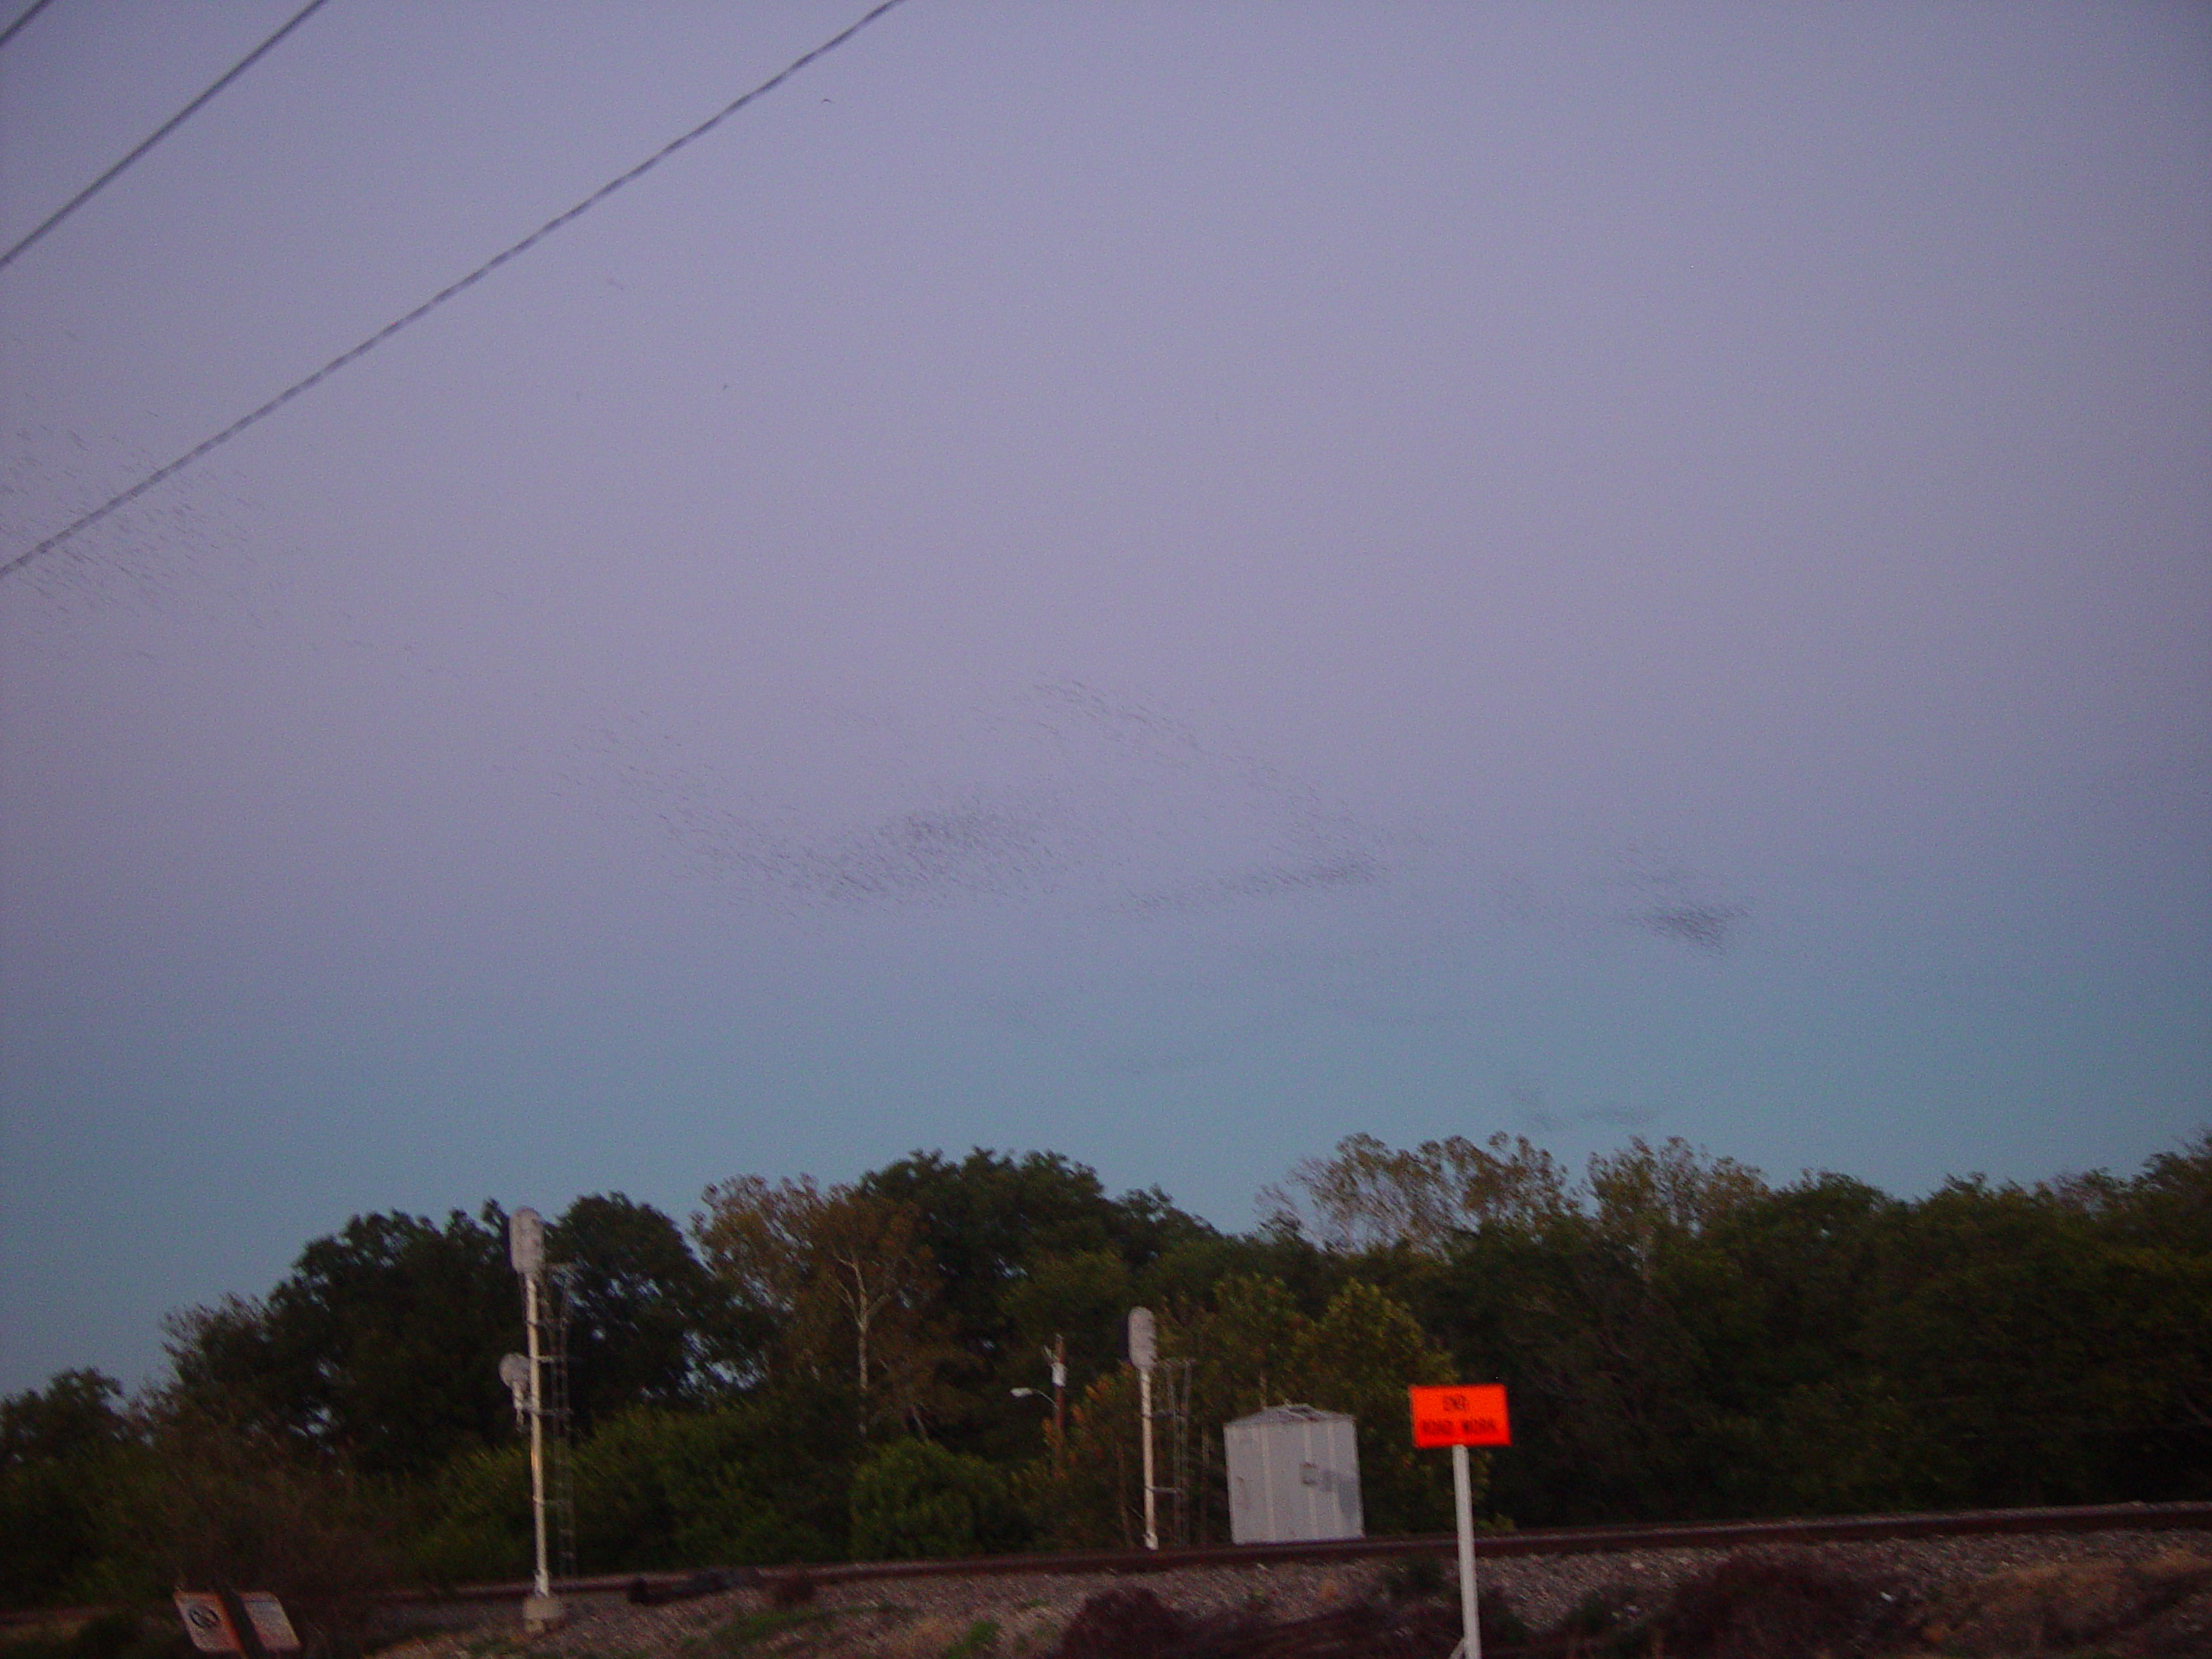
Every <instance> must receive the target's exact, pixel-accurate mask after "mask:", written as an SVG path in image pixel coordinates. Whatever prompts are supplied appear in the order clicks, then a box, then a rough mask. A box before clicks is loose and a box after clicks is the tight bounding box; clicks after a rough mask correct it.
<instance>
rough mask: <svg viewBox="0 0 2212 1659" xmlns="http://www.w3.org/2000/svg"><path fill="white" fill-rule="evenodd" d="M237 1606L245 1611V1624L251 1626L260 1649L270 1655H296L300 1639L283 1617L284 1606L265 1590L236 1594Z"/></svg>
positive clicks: (289, 1622) (288, 1621) (289, 1621)
mask: <svg viewBox="0 0 2212 1659" xmlns="http://www.w3.org/2000/svg"><path fill="white" fill-rule="evenodd" d="M238 1605H239V1606H241V1607H243V1608H245V1618H246V1623H247V1624H251V1625H252V1626H253V1634H254V1637H255V1638H256V1639H257V1640H258V1641H259V1642H260V1643H261V1645H262V1647H263V1648H264V1649H265V1650H267V1651H268V1652H270V1653H297V1652H298V1651H299V1650H300V1638H299V1636H298V1635H297V1633H296V1632H295V1631H294V1630H293V1629H292V1621H291V1620H290V1619H289V1618H287V1617H286V1616H285V1613H284V1604H283V1602H281V1601H279V1600H277V1598H276V1597H274V1596H272V1595H270V1593H269V1592H267V1591H265V1590H245V1591H241V1592H239V1593H238Z"/></svg>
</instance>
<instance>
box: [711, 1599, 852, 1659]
mask: <svg viewBox="0 0 2212 1659" xmlns="http://www.w3.org/2000/svg"><path fill="white" fill-rule="evenodd" d="M836 1620H837V1614H836V1612H835V1611H831V1610H830V1609H829V1608H826V1607H770V1608H766V1609H763V1610H762V1611H759V1612H753V1613H740V1614H739V1615H738V1616H737V1617H736V1618H733V1619H731V1620H730V1621H729V1623H728V1624H724V1625H721V1627H719V1628H718V1629H716V1630H713V1631H712V1632H710V1633H709V1634H708V1635H706V1636H703V1637H699V1638H697V1639H696V1641H694V1642H693V1643H690V1649H689V1650H692V1651H696V1650H697V1649H701V1648H707V1649H712V1650H714V1651H716V1652H719V1653H724V1654H739V1653H744V1652H746V1651H747V1649H752V1648H756V1647H758V1646H760V1644H761V1643H764V1642H772V1641H773V1640H774V1639H775V1638H776V1637H779V1636H785V1635H788V1634H789V1633H791V1631H793V1630H804V1629H805V1628H807V1627H808V1626H809V1625H816V1624H825V1625H826V1624H835V1623H836Z"/></svg>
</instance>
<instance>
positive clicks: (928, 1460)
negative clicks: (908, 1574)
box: [852, 1440, 1016, 1561]
mask: <svg viewBox="0 0 2212 1659" xmlns="http://www.w3.org/2000/svg"><path fill="white" fill-rule="evenodd" d="M852 1506H853V1554H854V1556H855V1559H856V1560H885V1561H892V1560H917V1559H924V1558H928V1557H932V1556H945V1555H973V1554H977V1553H978V1552H980V1551H982V1550H986V1549H993V1548H1005V1547H1007V1545H1010V1544H1011V1543H1013V1542H1014V1541H1015V1533H1016V1523H1015V1522H1014V1518H1013V1505H1012V1502H1011V1500H1010V1498H1009V1497H1008V1494H1007V1484H1006V1479H1005V1477H1003V1476H1002V1475H1001V1474H1000V1473H999V1471H997V1470H995V1469H994V1468H993V1467H992V1466H991V1465H989V1464H988V1463H985V1462H984V1461H983V1460H982V1459H981V1458H971V1457H967V1456H964V1455H963V1454H962V1453H960V1452H948V1451H946V1450H945V1449H944V1447H943V1446H936V1445H932V1444H931V1442H929V1441H927V1440H894V1441H893V1442H892V1443H891V1444H890V1445H889V1446H885V1447H883V1448H882V1449H881V1450H880V1451H879V1452H876V1453H875V1455H874V1456H873V1457H871V1458H870V1459H868V1461H867V1462H865V1463H863V1464H862V1465H861V1466H860V1469H859V1470H858V1471H857V1472H855V1475H854V1476H853V1497H852Z"/></svg>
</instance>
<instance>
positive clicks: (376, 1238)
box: [168, 1204, 522, 1475]
mask: <svg viewBox="0 0 2212 1659" xmlns="http://www.w3.org/2000/svg"><path fill="white" fill-rule="evenodd" d="M505 1221H506V1217H505V1213H504V1212H503V1211H500V1209H499V1206H497V1205H491V1204H487V1205H485V1206H484V1208H483V1210H482V1211H481V1212H480V1215H479V1217H476V1218H474V1219H472V1218H471V1217H468V1216H466V1215H464V1214H462V1213H461V1211H458V1210H456V1211H453V1212H452V1213H451V1214H450V1215H449V1216H448V1217H447V1219H446V1222H445V1224H444V1225H442V1226H440V1225H438V1224H435V1223H434V1222H432V1221H430V1220H429V1219H428V1218H426V1217H418V1216H410V1215H404V1214H397V1213H394V1214H391V1215H372V1216H356V1217H353V1220H351V1221H349V1222H347V1223H346V1226H345V1227H344V1228H343V1229H342V1230H340V1232H338V1233H336V1234H335V1235H333V1236H328V1237H324V1238H319V1239H316V1240H315V1241H314V1242H313V1243H310V1244H308V1247H307V1248H306V1249H304V1250H302V1252H301V1253H300V1258H299V1261H298V1263H297V1264H296V1266H295V1267H294V1268H293V1270H292V1272H291V1274H289V1276H288V1277H287V1278H286V1279H284V1280H283V1282H281V1283H280V1284H278V1285H277V1287H276V1288H275V1289H274V1290H272V1291H271V1292H270V1294H269V1295H268V1297H267V1298H266V1299H265V1300H263V1301H260V1302H250V1301H245V1300H241V1299H238V1298H235V1297H233V1298H231V1299H229V1300H226V1301H225V1302H223V1303H221V1304H219V1305H218V1306H214V1307H212V1308H196V1309H194V1310H192V1311H190V1312H188V1313H185V1314H182V1315H180V1316H178V1317H176V1318H175V1319H173V1320H172V1321H171V1324H170V1342H169V1354H170V1358H171V1361H172V1364H173V1369H174V1377H173V1382H172V1383H171V1386H170V1388H169V1389H168V1395H169V1400H170V1403H171V1404H172V1406H173V1407H175V1408H177V1409H179V1410H181V1411H183V1412H185V1413H186V1414H189V1415H191V1416H194V1418H197V1419H201V1420H206V1421H223V1422H229V1423H232V1424H235V1425H238V1426H241V1427H253V1428H255V1429H257V1430H258V1431H261V1432H264V1433H272V1434H275V1435H277V1436H279V1437H281V1438H283V1440H287V1441H289V1442H290V1443H292V1444H294V1445H297V1446H305V1447H313V1448H315V1449H318V1450H321V1451H325V1452H335V1453H337V1454H339V1455H340V1456H342V1457H344V1458H345V1459H347V1460H348V1461H349V1462H350V1463H351V1464H352V1465H353V1466H354V1467H356V1468H358V1469H360V1470H361V1471H365V1472H369V1473H379V1474H400V1475H417V1474H422V1473H425V1472H427V1471H430V1470H432V1469H435V1468H436V1467H437V1466H438V1465H441V1464H442V1463H444V1462H445V1461H446V1460H447V1459H448V1458H451V1457H452V1456H454V1454H455V1453H456V1452H461V1451H462V1450H464V1449H467V1448H469V1447H473V1446H483V1445H488V1444H491V1443H493V1441H494V1440H497V1439H498V1438H499V1436H500V1435H501V1434H502V1433H505V1432H506V1426H507V1424H508V1422H509V1421H510V1418H511V1416H512V1412H511V1408H510V1404H509V1401H508V1398H507V1392H506V1390H505V1389H504V1388H503V1387H501V1386H500V1383H499V1376H498V1368H499V1357H500V1355H501V1354H503V1353H505V1352H508V1351H512V1350H513V1349H516V1348H518V1347H520V1346H521V1344H522V1308H521V1302H520V1298H519V1295H518V1292H517V1289H516V1283H515V1278H514V1274H513V1273H512V1270H511V1269H510V1268H509V1266H508V1262H507V1249H506V1238H505Z"/></svg>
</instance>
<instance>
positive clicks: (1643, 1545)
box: [0, 1503, 2212, 1630]
mask: <svg viewBox="0 0 2212 1659" xmlns="http://www.w3.org/2000/svg"><path fill="white" fill-rule="evenodd" d="M2139 1530H2170V1531H2190V1530H2207V1531H2212V1503H2097V1504H2088V1505H2084V1506H2082V1507H2078V1508H2071V1509H2036V1510H1952V1511H1948V1512H1945V1513H1941V1514H1932V1515H1855V1516H1827V1517H1823V1518H1821V1519H1817V1520H1809V1521H1719V1522H1699V1523H1697V1524H1694V1525H1690V1526H1672V1525H1648V1524H1638V1525H1632V1526H1611V1527H1550V1528H1544V1529H1540V1530H1531V1531H1528V1532H1499V1533H1484V1534H1482V1535H1480V1536H1478V1538H1477V1539H1476V1541H1475V1548H1476V1551H1477V1553H1478V1554H1479V1555H1480V1556H1481V1557H1482V1558H1483V1559H1484V1560H1498V1559H1502V1558H1504V1557H1510V1556H1529V1555H1536V1556H1542V1555H1590V1554H1620V1553H1623V1552H1627V1551H1631V1550H1641V1549H1740V1548H1747V1547H1750V1546H1752V1545H1758V1544H1821V1543H1844V1542H1851V1541H1865V1540H1881V1539H1893V1538H1945V1537H1949V1538H1964V1537H1974V1536H1986V1535H1995V1534H2002V1533H2018V1534H2037V1533H2041V1534H2067V1533H2092V1532H2127V1531H2139ZM1457 1548H1458V1541H1457V1539H1456V1538H1455V1537H1454V1535H1452V1534H1451V1533H1448V1532H1440V1533H1427V1534H1422V1535H1417V1536H1413V1537H1403V1538H1356V1539H1350V1540H1343V1541H1335V1542H1330V1543H1303V1544H1211V1545H1205V1546H1203V1547H1199V1548H1186V1549H1161V1550H1144V1549H1118V1550H1084V1551H1076V1552H1069V1553H1063V1554H1038V1555H981V1556H969V1557H966V1558H963V1559H960V1560H930V1561H828V1562H822V1563H819V1564H814V1565H808V1566H803V1567H724V1568H721V1569H717V1570H710V1571H708V1572H704V1573H702V1572H689V1573H602V1574H599V1575H597V1576H594V1577H589V1578H574V1579H559V1580H555V1583H554V1588H555V1590H556V1592H558V1593H560V1594H561V1595H563V1596H569V1597H579V1598H588V1599H599V1598H607V1599H613V1598H617V1597H620V1598H626V1599H627V1598H634V1599H645V1600H653V1601H676V1600H681V1599H684V1598H685V1597H686V1596H688V1595H698V1594H707V1593H711V1592H713V1591H714V1590H716V1589H735V1588H738V1587H740V1586H744V1585H760V1586H772V1585H773V1584H774V1583H775V1582H776V1581H777V1580H782V1579H791V1578H796V1577H802V1576H803V1577H804V1578H807V1579H810V1580H813V1582H814V1583H816V1584H817V1585H827V1584H845V1583H852V1582H855V1581H863V1582H864V1581H869V1580H887V1579H927V1578H990V1577H995V1576H1000V1575H1007V1574H1013V1573H1122V1574H1135V1573H1173V1572H1174V1571H1176V1570H1177V1569H1178V1568H1181V1567H1267V1566H1270V1565H1273V1564H1274V1563H1277V1562H1290V1561H1365V1560H1390V1559H1394V1558H1399V1557H1404V1556H1414V1555H1430V1556H1444V1557H1447V1558H1448V1557H1449V1556H1451V1555H1452V1554H1453V1553H1454V1552H1455V1550H1456V1549H1457ZM530 1590H531V1585H530V1582H529V1581H528V1580H524V1579H515V1580H504V1581H501V1582H499V1583H493V1584H473V1585H461V1586H454V1587H452V1588H448V1589H441V1590H419V1589H417V1590H394V1591H390V1592H386V1593H385V1595H384V1596H383V1597H382V1598H380V1599H381V1600H383V1601H384V1602H385V1604H386V1605H389V1606H391V1607H393V1608H395V1609H397V1608H403V1607H404V1608H410V1609H413V1610H414V1611H416V1613H417V1614H418V1615H420V1614H426V1613H428V1614H433V1615H434V1614H435V1610H436V1609H438V1608H440V1607H452V1608H456V1609H458V1608H461V1607H463V1606H467V1605H470V1604H482V1603H486V1602H492V1603H498V1602H519V1601H520V1600H521V1599H523V1598H524V1596H525V1595H527V1594H529V1593H530ZM104 1611H107V1610H106V1609H105V1608H101V1607H67V1608H56V1607H49V1608H42V1609H27V1610H22V1611H7V1612H0V1630H10V1629H22V1628H28V1627H35V1626H45V1625H67V1624H75V1623H79V1622H81V1621H82V1620H84V1619H87V1618H92V1617H93V1616H95V1615H97V1614H99V1613H101V1612H104Z"/></svg>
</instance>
